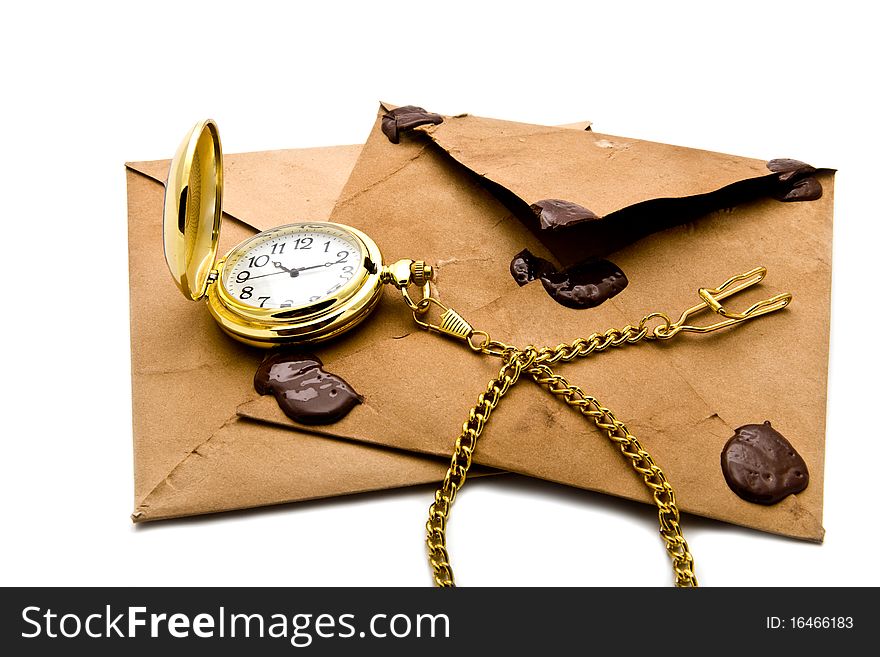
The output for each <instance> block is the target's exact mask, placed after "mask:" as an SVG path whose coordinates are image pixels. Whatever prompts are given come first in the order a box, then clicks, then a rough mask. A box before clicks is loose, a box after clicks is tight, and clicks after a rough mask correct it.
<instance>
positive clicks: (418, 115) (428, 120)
mask: <svg viewBox="0 0 880 657" xmlns="http://www.w3.org/2000/svg"><path fill="white" fill-rule="evenodd" d="M440 123H443V117H442V116H440V115H439V114H434V113H433V112H429V111H427V110H426V109H423V108H421V107H416V106H415V105H404V106H403V107H398V108H396V109H393V110H391V111H390V112H387V113H385V114H383V115H382V132H384V133H385V136H386V137H388V141H390V142H391V143H392V144H399V143H400V133H401V131H405V130H412V129H413V128H417V127H418V126H420V125H428V124H433V125H439V124H440Z"/></svg>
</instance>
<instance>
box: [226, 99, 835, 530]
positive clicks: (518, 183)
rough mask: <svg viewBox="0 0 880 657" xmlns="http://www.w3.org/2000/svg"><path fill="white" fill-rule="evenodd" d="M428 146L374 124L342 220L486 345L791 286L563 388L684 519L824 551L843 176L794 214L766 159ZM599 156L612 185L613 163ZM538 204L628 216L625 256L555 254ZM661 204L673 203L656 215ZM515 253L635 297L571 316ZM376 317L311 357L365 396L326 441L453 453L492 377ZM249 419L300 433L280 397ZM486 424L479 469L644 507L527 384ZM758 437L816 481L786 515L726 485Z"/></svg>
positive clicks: (475, 142) (560, 143)
mask: <svg viewBox="0 0 880 657" xmlns="http://www.w3.org/2000/svg"><path fill="white" fill-rule="evenodd" d="M417 133H418V134H413V135H411V136H410V137H404V138H403V139H402V140H401V143H399V144H391V143H389V141H388V140H387V139H386V137H385V136H384V135H383V134H382V132H381V130H380V120H377V123H376V126H375V128H374V130H373V132H372V134H371V135H370V138H369V140H368V142H367V144H366V146H365V148H364V151H363V152H362V154H361V157H360V159H359V161H358V163H357V165H356V166H355V168H354V170H353V172H352V175H351V178H350V179H349V182H348V184H347V185H346V187H345V189H344V191H343V193H342V196H341V197H340V200H339V202H338V203H337V205H336V207H335V209H334V211H333V213H332V215H331V219H332V220H334V221H338V222H341V223H345V224H349V225H352V226H355V227H357V228H359V229H362V230H365V231H366V232H368V233H369V234H370V235H371V236H372V237H373V238H374V239H375V240H376V241H377V242H378V243H379V245H380V247H381V248H382V249H383V253H384V255H385V258H386V260H387V261H393V260H395V259H397V258H404V257H414V258H423V259H425V260H427V261H428V262H432V263H435V264H436V265H437V267H438V271H439V281H438V285H437V289H438V294H439V296H440V298H441V299H443V301H444V302H445V303H447V304H448V305H450V306H452V307H454V308H455V309H456V310H458V311H459V312H461V313H462V314H463V315H464V316H465V318H466V319H468V320H469V321H470V322H471V323H472V324H473V325H474V326H475V327H476V328H478V329H481V330H485V331H488V332H489V333H491V335H492V337H493V338H497V339H500V340H503V341H505V342H509V343H513V344H517V345H520V346H524V345H526V344H536V345H551V346H552V345H555V344H557V343H559V342H563V341H565V342H568V341H571V340H573V339H575V338H576V337H579V336H587V335H589V334H590V333H593V332H595V331H604V330H605V329H607V328H610V327H622V326H624V325H626V324H628V323H633V322H637V321H638V320H639V319H640V318H641V317H642V316H643V315H645V314H646V313H648V312H651V311H664V312H666V313H668V314H670V315H672V316H673V317H677V315H678V313H680V312H681V311H682V310H684V309H685V308H688V307H690V306H692V305H694V304H696V303H698V302H699V298H698V297H697V289H698V288H699V287H714V286H717V285H719V284H720V283H721V282H722V281H724V280H725V279H727V278H728V277H730V276H732V275H734V274H738V273H742V272H745V271H748V270H750V269H752V268H753V267H756V266H758V265H762V266H765V267H767V268H768V270H769V274H768V277H767V279H766V280H765V282H764V283H763V284H762V285H759V286H756V287H755V288H752V289H750V290H749V291H748V292H746V293H743V294H741V295H738V297H739V298H736V299H733V300H731V304H732V305H735V306H737V307H738V308H744V307H745V306H746V305H749V304H751V303H753V302H755V301H757V300H759V299H763V298H766V297H769V296H772V295H774V294H777V293H780V292H785V291H788V292H791V293H792V294H793V295H794V301H793V303H792V304H791V306H790V307H789V308H788V309H786V310H785V311H783V312H779V313H775V314H773V315H769V316H765V317H762V318H760V319H756V320H754V321H750V322H747V323H745V324H743V325H741V326H737V327H733V328H731V329H727V330H725V331H722V332H718V333H713V334H708V335H687V336H682V337H680V338H678V339H676V340H673V341H670V342H669V343H665V344H661V343H652V344H644V343H643V344H640V345H638V346H632V347H627V348H623V349H618V350H613V351H612V352H607V353H602V354H596V355H593V356H590V357H589V358H586V359H582V360H579V361H578V362H572V363H570V364H564V365H561V366H560V372H561V373H562V374H564V375H565V376H566V377H567V378H568V379H569V380H570V381H572V382H574V383H576V384H579V385H581V386H582V387H583V388H584V389H585V391H586V392H587V393H589V394H592V395H594V396H596V397H597V398H598V399H599V400H600V401H601V402H602V403H603V404H604V405H606V406H608V407H609V408H611V409H612V410H613V411H614V412H615V413H616V415H617V417H618V418H619V419H621V420H623V421H624V422H626V424H627V426H628V428H629V429H630V431H631V432H632V433H634V434H635V435H637V436H638V437H639V438H640V440H641V441H642V443H643V444H644V445H645V447H646V448H647V449H648V451H650V452H651V453H652V454H653V456H654V458H655V459H656V461H657V462H658V464H659V465H660V466H661V467H662V468H663V469H664V471H665V472H666V474H667V476H668V477H669V479H670V481H671V483H672V484H673V486H674V487H675V489H676V492H677V499H678V502H679V506H680V507H681V508H682V509H683V510H684V511H687V512H691V513H695V514H698V515H703V516H706V517H710V518H716V519H719V520H723V521H727V522H732V523H735V524H739V525H743V526H747V527H753V528H755V529H760V530H763V531H768V532H773V533H779V534H783V535H787V536H793V537H797V538H803V539H807V540H814V541H819V540H821V539H822V536H823V534H824V530H823V528H822V488H823V466H824V463H823V460H824V430H825V427H824V423H825V397H826V378H827V358H828V319H829V301H830V273H831V267H830V253H831V217H832V200H833V198H832V197H833V173H832V172H830V171H827V170H820V172H819V174H818V178H819V180H820V181H821V183H822V185H823V187H824V195H823V197H822V198H821V199H819V200H816V201H810V202H803V203H782V202H779V201H777V200H775V199H773V198H769V197H767V195H766V193H765V192H766V190H767V189H769V187H768V186H767V185H768V184H769V182H770V180H771V178H770V172H769V171H768V169H767V168H766V163H765V162H764V161H761V160H751V159H748V158H739V157H735V156H727V155H721V154H717V153H707V152H705V151H697V150H693V149H683V148H677V147H672V146H665V145H662V144H652V143H649V142H640V141H638V140H633V139H622V138H618V137H611V136H608V135H600V134H596V133H592V132H575V131H570V130H562V129H557V128H549V127H544V126H532V125H525V124H516V123H510V122H504V121H494V120H490V119H478V118H475V117H466V116H463V117H455V118H448V117H447V119H446V121H445V122H444V123H443V124H441V125H440V126H433V127H430V128H427V129H420V130H419V131H417ZM587 149H599V150H600V151H601V157H598V158H597V157H594V154H593V153H590V152H589V151H588V150H587ZM587 155H589V157H587ZM578 158H581V166H580V168H577V167H574V168H573V167H572V165H571V162H572V161H575V162H577V161H579V160H578ZM615 159H616V160H617V161H614V160H615ZM606 160H609V161H611V162H612V163H613V168H608V167H607V166H606V167H604V168H603V165H602V162H603V161H606ZM590 167H592V169H591V168H590ZM597 181H598V182H597ZM597 185H598V186H597ZM599 192H601V198H600V194H599ZM542 198H563V199H568V200H578V201H579V202H581V203H582V204H584V205H589V203H587V202H585V201H584V200H583V199H584V198H594V199H595V203H594V205H596V207H593V208H591V209H592V210H594V211H595V212H596V214H597V216H598V217H601V218H603V219H602V221H601V222H597V225H598V224H602V222H605V225H606V226H607V225H610V222H612V221H615V220H620V221H622V222H625V221H630V222H632V223H631V225H627V224H620V225H622V226H623V227H624V228H623V230H622V234H623V235H624V236H627V235H628V239H627V238H625V239H624V240H623V242H622V243H621V244H617V243H615V242H614V239H619V238H620V234H619V233H620V231H617V232H615V231H614V230H611V231H610V232H609V231H607V230H606V231H605V233H601V232H600V233H597V235H598V236H599V237H601V239H605V240H606V244H609V245H613V246H609V247H608V248H606V249H605V250H604V251H603V250H602V249H601V248H598V247H596V246H595V244H591V245H587V244H582V245H580V247H578V245H577V244H575V245H574V246H575V248H574V249H572V248H570V247H571V246H572V244H571V239H569V240H568V242H567V243H566V242H565V241H563V242H562V243H561V244H560V242H559V241H558V240H554V239H553V238H550V239H544V238H543V236H539V235H538V234H537V233H536V231H534V230H532V229H531V227H529V226H528V225H527V224H528V221H529V217H528V216H527V208H528V204H530V203H534V202H535V201H538V200H540V199H542ZM677 199H678V200H677ZM681 199H684V200H681ZM661 200H663V202H664V203H666V205H665V206H664V205H663V204H662V203H661V204H658V205H657V206H655V207H654V208H653V209H652V207H651V206H647V207H645V204H647V203H651V202H654V201H658V202H659V201H661ZM502 201H503V202H502ZM732 201H736V202H737V203H736V205H735V206H732V207H717V209H715V210H712V211H709V210H710V209H711V208H712V207H714V206H717V205H718V204H719V203H721V204H728V203H730V202H732ZM597 208H598V209H597ZM621 211H623V212H621ZM640 211H641V212H640ZM670 214H674V215H676V216H669V215H670ZM517 215H519V216H517ZM634 217H635V219H634ZM646 217H648V219H647V220H646ZM650 217H655V218H656V221H657V222H658V223H657V225H655V226H651V225H650V221H651V219H650ZM646 221H647V224H646ZM681 221H684V223H680V224H679V225H675V224H677V223H678V222H681ZM646 225H647V228H646ZM663 227H665V228H664V229H662V230H659V231H658V232H653V233H652V232H651V231H652V230H658V229H659V228H663ZM587 234H588V233H587ZM609 235H610V237H609ZM597 239H598V237H597ZM627 242H629V243H627ZM523 248H529V249H530V250H531V251H532V252H533V253H536V254H538V255H541V256H544V257H547V258H554V257H555V259H556V260H557V261H558V262H561V263H563V264H567V261H570V260H571V259H572V258H573V254H576V253H577V251H578V248H580V249H582V250H583V251H584V252H589V253H590V254H591V255H596V254H597V253H599V254H601V255H607V256H608V257H610V258H611V259H612V260H613V261H614V262H615V263H616V264H617V265H619V266H620V267H621V269H623V271H624V272H626V274H627V276H628V277H629V279H630V283H629V286H628V287H627V288H626V289H625V290H624V291H623V292H622V293H621V294H619V295H618V296H616V297H614V298H613V299H611V300H609V301H607V302H606V303H604V304H602V305H601V306H599V307H597V308H593V309H590V310H582V311H577V310H572V309H569V308H565V307H563V306H560V305H559V304H556V303H555V302H553V301H552V300H551V299H550V298H549V297H548V296H547V294H546V293H545V292H544V290H543V288H542V287H541V285H540V284H539V283H533V284H529V285H526V286H525V287H522V288H519V287H518V286H517V285H516V283H515V282H514V280H513V278H512V277H511V275H510V273H509V270H508V266H509V263H510V260H511V258H512V256H513V255H514V254H515V253H517V252H518V251H520V250H521V249H523ZM597 249H598V250H597ZM609 249H611V250H610V252H609ZM379 312H380V313H382V315H381V317H382V319H381V321H371V322H369V323H367V325H366V326H365V327H363V328H361V329H359V330H358V331H357V332H356V333H355V334H354V335H352V336H350V337H348V338H346V339H345V340H342V341H340V342H339V343H335V344H333V345H331V346H329V347H327V348H324V349H321V350H320V351H319V353H320V354H321V357H322V358H323V359H324V361H325V363H327V364H328V367H329V368H331V369H332V370H333V371H334V372H335V373H338V374H340V375H341V376H343V377H344V378H345V379H346V380H348V381H350V382H351V383H352V384H353V385H354V387H355V388H356V389H357V390H358V391H359V392H361V393H362V394H364V395H365V396H366V403H365V404H364V405H363V407H359V408H357V409H356V410H355V411H354V412H352V413H351V414H350V415H349V416H348V417H347V418H345V419H344V420H342V421H341V422H339V423H338V424H336V425H333V426H331V427H326V428H325V429H324V430H322V431H324V432H326V433H327V434H328V435H332V436H337V437H345V438H351V439H355V440H358V441H365V442H369V443H374V444H382V445H390V446H394V447H398V448H403V449H407V450H412V451H416V452H422V453H426V454H436V455H441V454H449V453H450V451H451V449H452V445H453V443H454V440H455V438H456V436H457V435H458V432H459V431H460V428H461V423H462V422H463V421H464V419H465V417H466V414H467V411H468V409H469V408H470V407H471V406H472V405H473V404H474V403H475V402H476V397H477V395H478V394H479V392H480V391H482V390H483V389H484V387H485V385H486V383H487V381H488V380H489V379H490V378H491V377H492V376H494V375H495V374H496V373H497V371H498V367H499V362H498V361H497V360H496V359H492V358H488V357H485V356H480V355H476V354H473V353H471V352H470V350H468V349H467V348H466V347H465V346H464V345H463V344H461V343H456V342H454V341H451V340H448V339H445V338H442V337H440V336H438V335H435V334H427V333H425V332H423V331H421V330H419V329H418V328H416V327H415V326H414V324H413V323H412V319H411V317H409V316H408V315H407V314H406V313H405V312H402V310H401V302H400V300H399V298H395V295H394V294H392V293H391V292H389V293H387V294H386V296H385V299H384V300H383V302H382V307H381V308H380V310H379ZM377 363H381V367H378V366H377ZM239 414H240V415H243V416H246V417H249V418H252V419H257V420H261V421H264V422H269V423H273V424H278V425H281V426H289V427H293V426H294V425H293V423H292V422H291V421H290V420H288V419H287V418H286V417H284V416H283V415H282V414H281V413H280V411H279V410H278V408H277V406H276V405H275V402H274V400H272V399H271V398H262V399H259V400H256V401H253V402H250V403H247V404H245V405H243V406H241V407H240V408H239ZM492 418H493V419H492V422H491V423H490V424H489V426H488V428H487V429H486V432H485V433H484V435H483V437H482V438H481V442H480V444H479V446H478V448H477V450H476V453H475V461H477V462H478V463H481V464H484V465H490V466H493V467H498V468H502V469H505V470H510V471H514V472H519V473H522V474H526V475H531V476H536V477H540V478H545V479H549V480H553V481H556V482H561V483H565V484H570V485H573V486H578V487H582V488H587V489H592V490H597V491H601V492H606V493H610V494H613V495H617V496H621V497H626V498H630V499H634V500H639V501H644V502H650V501H651V500H650V497H649V495H648V494H647V492H646V490H645V489H644V487H643V485H642V483H641V482H640V481H639V479H638V478H637V477H636V476H635V475H634V474H633V472H632V471H631V469H630V466H629V464H628V463H627V462H625V460H624V459H623V458H622V457H621V455H620V453H619V452H618V450H617V449H616V448H615V447H614V446H612V445H611V444H610V443H608V441H607V440H606V439H605V438H604V437H603V436H602V435H601V434H600V433H599V432H598V430H596V429H595V428H593V427H592V426H588V425H587V424H586V423H585V422H584V420H583V418H582V417H580V416H579V415H578V414H576V413H574V412H573V411H572V410H571V409H569V408H566V407H565V406H564V405H562V404H560V402H559V401H558V400H555V399H552V398H551V397H550V396H549V395H548V394H547V393H546V392H545V391H543V390H541V389H539V388H537V387H536V386H535V385H534V384H532V383H531V382H528V381H523V382H522V383H520V384H519V385H518V386H516V388H515V389H514V390H513V391H512V392H511V393H510V395H509V396H508V397H507V398H505V400H504V401H503V402H502V404H501V405H500V406H499V408H498V409H497V411H496V412H495V413H494V414H493V416H492ZM764 420H770V421H772V422H773V426H774V427H775V428H776V429H778V430H779V431H780V432H781V433H783V434H784V435H785V436H786V437H787V438H788V439H789V440H790V441H791V442H792V443H793V444H794V445H795V447H796V448H797V449H798V451H799V452H800V453H801V455H802V456H803V457H804V459H805V460H806V463H807V465H808V468H809V471H810V475H811V483H810V485H809V486H808V488H807V489H806V490H804V491H803V492H801V493H799V494H797V495H792V496H789V497H788V498H787V499H785V500H784V501H782V502H780V503H779V504H777V505H775V506H761V505H756V504H752V503H750V502H746V501H744V500H742V499H740V498H739V497H737V496H736V495H735V494H734V493H733V492H732V491H731V490H730V489H729V488H728V487H727V485H726V483H725V481H724V478H723V476H722V474H721V470H720V453H721V450H722V447H723V445H724V444H725V442H726V441H727V440H728V439H729V438H730V437H731V436H732V435H733V433H734V429H735V428H736V427H738V426H741V425H744V424H751V423H760V422H763V421H764ZM298 428H299V429H300V430H302V429H303V428H304V427H298Z"/></svg>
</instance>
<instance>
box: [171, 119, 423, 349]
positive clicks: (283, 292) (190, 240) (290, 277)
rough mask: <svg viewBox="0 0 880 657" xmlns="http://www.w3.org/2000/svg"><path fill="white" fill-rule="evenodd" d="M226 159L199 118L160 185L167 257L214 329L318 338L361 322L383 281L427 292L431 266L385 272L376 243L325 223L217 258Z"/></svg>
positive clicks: (268, 233)
mask: <svg viewBox="0 0 880 657" xmlns="http://www.w3.org/2000/svg"><path fill="white" fill-rule="evenodd" d="M222 197H223V154H222V150H221V146H220V136H219V134H218V131H217V124H216V123H214V121H212V120H210V119H208V120H205V121H200V122H199V123H197V124H196V125H195V127H194V128H193V129H192V130H191V131H190V133H189V134H188V135H187V136H186V138H185V139H184V140H183V142H182V143H181V145H180V148H179V149H178V150H177V153H176V155H175V156H174V159H173V160H172V162H171V168H170V170H169V173H168V182H167V184H166V188H165V210H164V239H165V260H166V262H167V263H168V268H169V270H170V271H171V275H172V276H173V277H174V280H175V282H176V283H177V286H178V287H179V288H180V290H181V291H182V292H183V294H184V295H185V296H186V297H187V298H189V299H192V300H193V301H199V300H201V299H205V298H207V303H208V309H209V310H210V312H211V315H212V316H213V317H214V319H215V320H216V321H217V323H218V324H219V325H220V327H221V328H222V329H223V330H224V331H225V332H226V333H228V334H229V335H230V336H232V337H233V338H235V339H236V340H240V341H241V342H244V343H246V344H249V345H253V346H256V347H266V348H268V347H273V346H277V345H283V344H305V343H314V342H320V341H323V340H327V339H329V338H332V337H334V336H336V335H339V334H340V333H343V332H344V331H347V330H349V329H351V328H353V327H354V326H356V325H357V324H358V323H360V322H361V321H362V320H363V319H364V318H365V317H366V316H367V315H368V314H369V313H370V311H371V310H373V308H375V306H376V304H377V303H378V302H379V299H380V298H381V296H382V290H383V289H384V284H385V283H393V284H394V285H395V286H396V287H398V288H400V289H402V290H403V291H404V294H405V296H406V297H407V298H408V295H407V294H406V290H405V288H406V287H407V286H409V285H410V284H411V283H414V284H416V285H419V286H421V287H422V288H423V293H424V296H426V297H427V296H429V295H430V283H429V279H430V278H431V276H432V269H431V267H429V266H426V265H425V264H424V263H423V262H416V261H412V260H402V261H399V262H398V263H395V264H394V265H391V266H390V267H383V266H382V254H381V252H380V251H379V247H378V246H376V243H375V242H373V240H371V239H370V238H369V237H368V236H367V235H365V234H364V233H362V232H361V231H359V230H356V229H354V228H351V227H350V226H344V225H342V224H336V223H331V222H320V221H317V222H314V221H313V222H301V223H290V224H286V225H283V226H278V227H276V228H272V229H269V230H265V231H263V232H261V233H258V234H257V235H254V236H253V237H251V238H249V239H247V240H245V241H243V242H241V243H240V244H238V245H237V246H235V247H233V248H232V250H230V251H229V253H227V254H226V255H225V256H223V257H222V258H220V259H217V243H218V240H219V237H220V223H221V219H222V206H221V203H222Z"/></svg>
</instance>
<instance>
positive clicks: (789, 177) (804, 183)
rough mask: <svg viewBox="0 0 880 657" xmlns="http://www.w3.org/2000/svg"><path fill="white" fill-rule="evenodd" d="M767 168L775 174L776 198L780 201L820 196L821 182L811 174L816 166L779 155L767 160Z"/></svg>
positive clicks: (810, 198) (806, 199)
mask: <svg viewBox="0 0 880 657" xmlns="http://www.w3.org/2000/svg"><path fill="white" fill-rule="evenodd" d="M767 168H768V169H770V171H772V172H773V173H775V174H777V178H778V180H779V188H778V189H777V190H776V198H777V199H778V200H780V201H786V202H791V201H815V200H816V199H820V198H822V183H820V182H819V181H818V180H817V179H816V178H814V177H813V174H814V173H816V168H815V167H814V166H811V165H809V164H807V163H806V162H801V161H800V160H792V159H791V158H787V157H781V158H777V159H775V160H770V161H769V162H767Z"/></svg>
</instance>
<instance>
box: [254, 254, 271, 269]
mask: <svg viewBox="0 0 880 657" xmlns="http://www.w3.org/2000/svg"><path fill="white" fill-rule="evenodd" d="M250 263H251V264H250V265H249V266H250V267H265V266H266V265H267V264H269V256H267V255H265V254H264V255H261V256H251V260H250Z"/></svg>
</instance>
